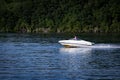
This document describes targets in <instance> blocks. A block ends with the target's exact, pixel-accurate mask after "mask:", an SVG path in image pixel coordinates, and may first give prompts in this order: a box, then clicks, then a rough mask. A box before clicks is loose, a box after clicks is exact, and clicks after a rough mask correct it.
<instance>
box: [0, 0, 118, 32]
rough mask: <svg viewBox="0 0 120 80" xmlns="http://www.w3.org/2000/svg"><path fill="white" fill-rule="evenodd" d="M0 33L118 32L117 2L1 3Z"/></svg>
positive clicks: (9, 0) (3, 0)
mask: <svg viewBox="0 0 120 80" xmlns="http://www.w3.org/2000/svg"><path fill="white" fill-rule="evenodd" d="M0 32H46V33H47V32H59V33H63V32H72V33H74V32H103V33H108V32H120V1H119V0H1V1H0Z"/></svg>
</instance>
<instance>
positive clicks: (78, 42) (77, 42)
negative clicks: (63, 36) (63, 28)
mask: <svg viewBox="0 0 120 80" xmlns="http://www.w3.org/2000/svg"><path fill="white" fill-rule="evenodd" d="M58 42H59V43H60V44H61V45H63V46H64V47H89V46H92V45H93V44H94V43H93V42H90V41H86V40H82V39H74V38H73V39H69V40H60V41H58Z"/></svg>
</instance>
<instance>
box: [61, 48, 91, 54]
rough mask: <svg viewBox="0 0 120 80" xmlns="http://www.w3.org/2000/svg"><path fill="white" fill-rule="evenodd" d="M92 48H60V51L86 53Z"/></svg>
mask: <svg viewBox="0 0 120 80" xmlns="http://www.w3.org/2000/svg"><path fill="white" fill-rule="evenodd" d="M91 50H92V48H60V53H64V54H88V53H91Z"/></svg>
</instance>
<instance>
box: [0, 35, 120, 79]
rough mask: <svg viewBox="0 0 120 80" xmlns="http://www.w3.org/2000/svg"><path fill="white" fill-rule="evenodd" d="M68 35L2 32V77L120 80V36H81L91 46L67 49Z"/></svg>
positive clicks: (0, 46)
mask: <svg viewBox="0 0 120 80" xmlns="http://www.w3.org/2000/svg"><path fill="white" fill-rule="evenodd" d="M71 37H73V36H67V35H57V34H56V35H55V34H52V35H45V34H12V33H11V34H5V33H1V34H0V80H120V39H119V36H116V35H113V36H111V35H109V36H108V35H106V36H105V35H104V36H102V35H82V34H81V35H78V37H79V38H83V39H85V40H89V41H92V42H95V45H93V46H91V47H89V48H64V47H63V46H62V45H60V44H59V43H58V41H59V40H61V39H69V38H71Z"/></svg>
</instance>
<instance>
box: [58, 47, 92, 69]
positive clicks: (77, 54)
mask: <svg viewBox="0 0 120 80" xmlns="http://www.w3.org/2000/svg"><path fill="white" fill-rule="evenodd" d="M91 51H92V49H91V48H60V50H59V52H60V53H61V54H62V55H63V56H64V57H63V58H62V60H63V61H62V62H64V64H67V68H68V71H79V70H80V69H86V68H88V67H91V66H90V65H89V64H88V62H89V61H90V59H91Z"/></svg>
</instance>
